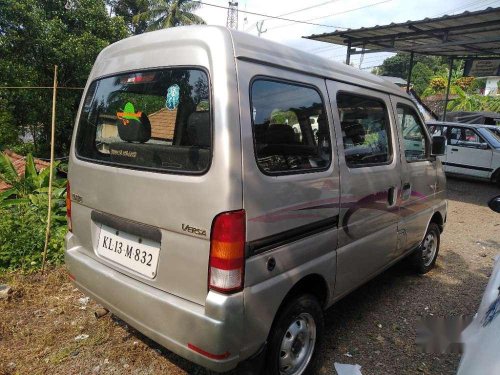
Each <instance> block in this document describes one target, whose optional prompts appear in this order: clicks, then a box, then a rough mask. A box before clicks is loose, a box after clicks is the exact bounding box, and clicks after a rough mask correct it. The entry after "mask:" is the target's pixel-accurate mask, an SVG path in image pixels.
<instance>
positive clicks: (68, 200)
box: [66, 181, 73, 232]
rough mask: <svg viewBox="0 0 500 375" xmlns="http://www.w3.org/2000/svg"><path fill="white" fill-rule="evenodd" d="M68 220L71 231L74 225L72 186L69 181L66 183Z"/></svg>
mask: <svg viewBox="0 0 500 375" xmlns="http://www.w3.org/2000/svg"><path fill="white" fill-rule="evenodd" d="M66 220H67V222H68V230H69V231H70V232H71V231H72V230H73V225H72V223H71V188H70V186H69V181H68V183H67V185H66Z"/></svg>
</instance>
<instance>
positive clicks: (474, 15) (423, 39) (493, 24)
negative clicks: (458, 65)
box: [305, 7, 500, 58]
mask: <svg viewBox="0 0 500 375" xmlns="http://www.w3.org/2000/svg"><path fill="white" fill-rule="evenodd" d="M305 38H307V39H313V40H318V41H322V42H327V43H334V44H340V45H345V46H348V47H350V48H349V51H348V53H350V54H356V53H370V52H398V51H399V52H414V53H422V54H426V55H436V56H450V57H454V58H464V57H485V56H489V57H491V56H500V7H497V8H487V9H484V10H479V11H476V12H464V13H461V14H457V15H451V16H450V15H445V16H442V17H436V18H425V19H423V20H419V21H406V22H403V23H391V24H389V25H383V26H378V25H377V26H374V27H362V28H360V29H348V30H337V31H335V32H332V33H325V34H319V35H310V36H307V37H305ZM353 48H360V49H361V50H360V51H352V50H351V49H353Z"/></svg>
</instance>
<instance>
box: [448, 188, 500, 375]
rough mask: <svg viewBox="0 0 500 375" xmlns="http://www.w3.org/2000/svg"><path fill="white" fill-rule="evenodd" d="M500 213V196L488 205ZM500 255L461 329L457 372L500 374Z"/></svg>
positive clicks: (458, 373) (463, 374) (467, 374)
mask: <svg viewBox="0 0 500 375" xmlns="http://www.w3.org/2000/svg"><path fill="white" fill-rule="evenodd" d="M488 205H489V206H490V208H491V209H492V210H493V211H496V212H498V213H500V195H499V196H498V197H495V198H493V199H492V200H491V201H490V202H489V204H488ZM499 332H500V255H498V256H497V258H496V262H495V266H494V267H493V272H492V273H491V276H490V281H489V283H488V285H487V286H486V290H485V292H484V295H483V299H482V301H481V305H480V306H479V310H478V311H477V314H476V315H475V316H474V319H473V320H472V322H471V324H469V326H468V327H467V328H466V329H465V330H464V331H463V332H462V336H461V337H462V342H463V344H464V354H463V355H462V359H461V361H460V366H459V368H458V372H457V375H476V374H481V375H498V374H500V360H499V357H498V348H500V335H499V334H498V333H499Z"/></svg>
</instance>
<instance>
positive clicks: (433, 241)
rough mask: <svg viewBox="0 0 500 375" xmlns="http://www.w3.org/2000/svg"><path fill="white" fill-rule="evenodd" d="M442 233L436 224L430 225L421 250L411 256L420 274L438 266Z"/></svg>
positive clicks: (420, 247)
mask: <svg viewBox="0 0 500 375" xmlns="http://www.w3.org/2000/svg"><path fill="white" fill-rule="evenodd" d="M440 238H441V231H440V230H439V226H438V225H437V224H436V223H430V224H429V228H427V232H426V233H425V236H424V239H423V241H422V243H421V244H420V246H419V248H418V249H417V250H415V252H414V253H413V254H412V256H411V261H412V263H413V265H414V267H415V269H416V271H417V272H418V273H419V274H422V275H423V274H425V273H427V272H429V271H430V270H431V269H432V268H434V265H435V264H436V259H437V256H438V253H439V243H440Z"/></svg>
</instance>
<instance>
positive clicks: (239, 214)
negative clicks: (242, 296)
mask: <svg viewBox="0 0 500 375" xmlns="http://www.w3.org/2000/svg"><path fill="white" fill-rule="evenodd" d="M244 271H245V211H244V210H239V211H231V212H224V213H222V214H219V215H217V217H216V218H215V219H214V222H213V224H212V233H211V238H210V265H209V288H210V289H211V290H216V291H218V292H221V293H226V294H229V293H235V292H238V291H240V290H242V289H243V280H244Z"/></svg>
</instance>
